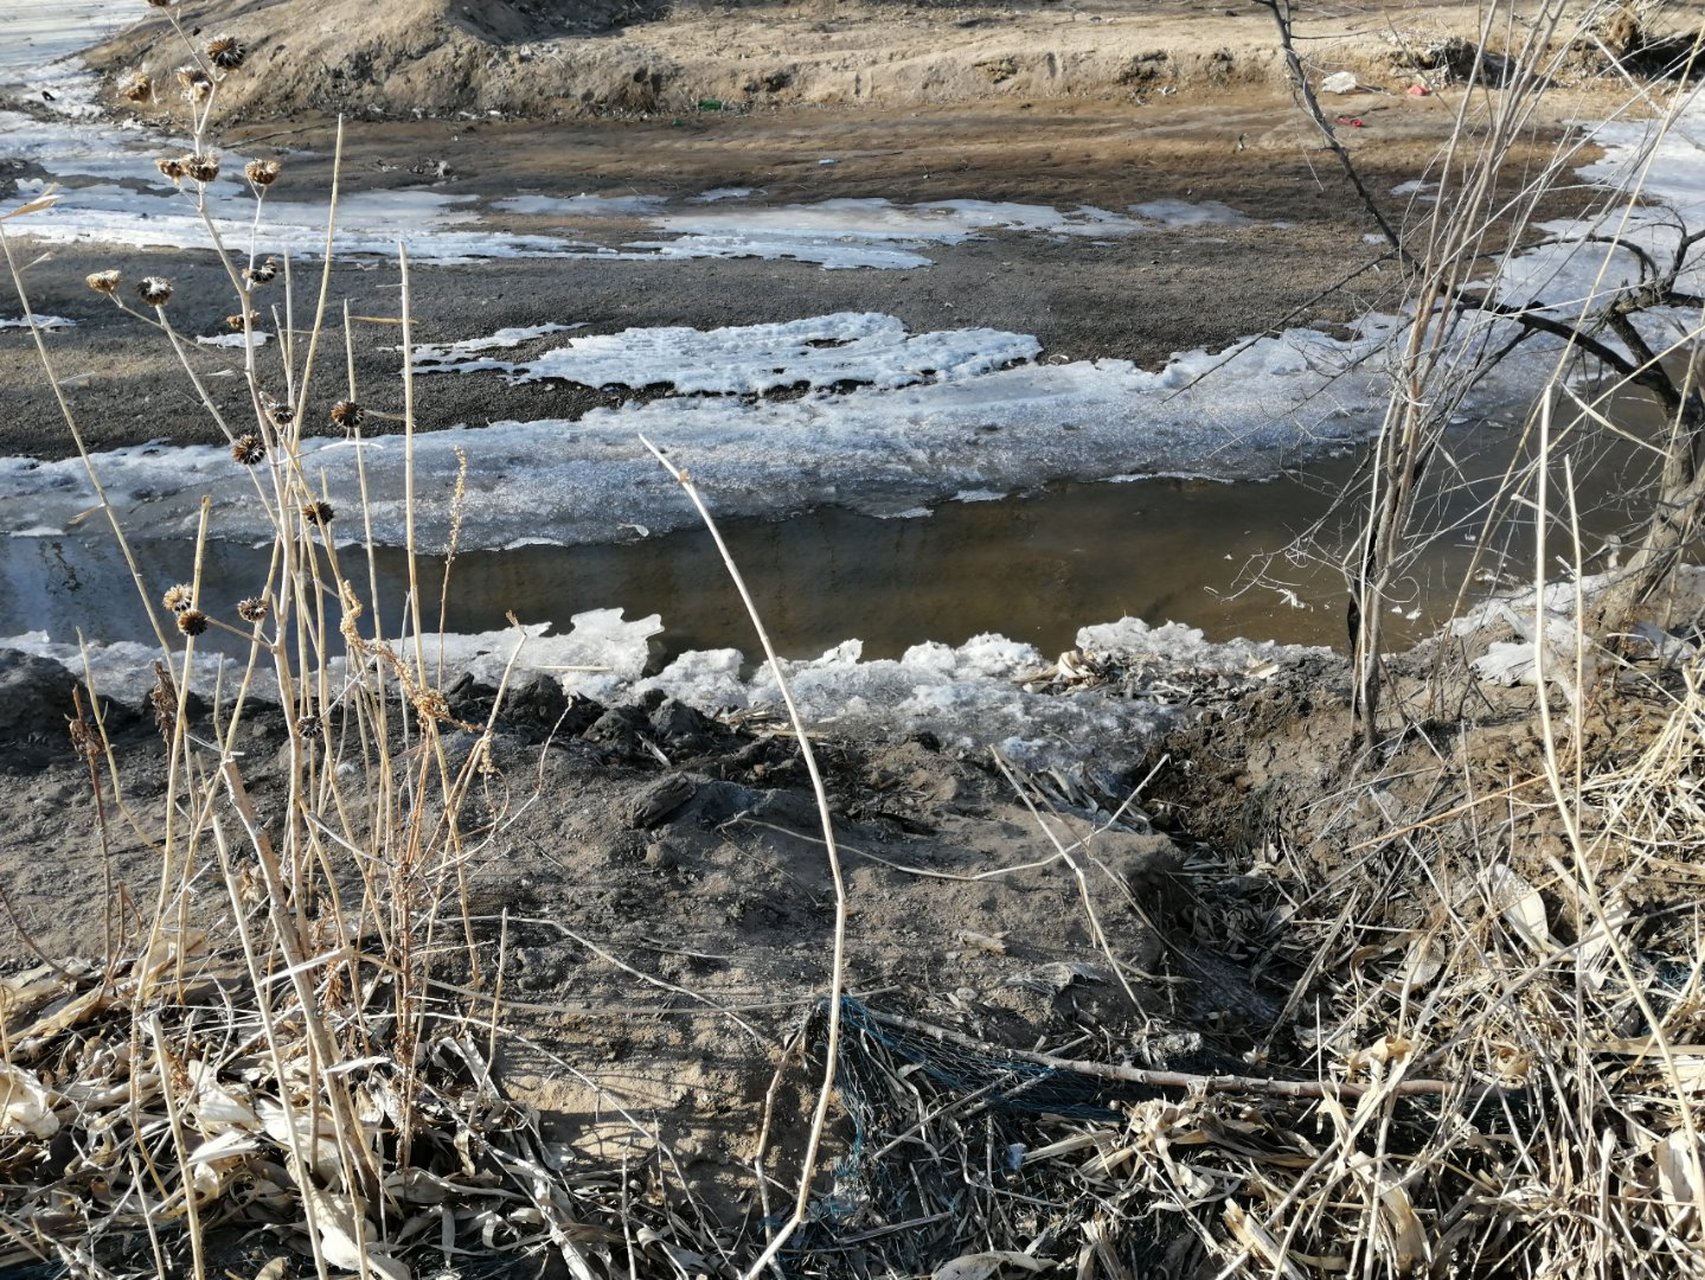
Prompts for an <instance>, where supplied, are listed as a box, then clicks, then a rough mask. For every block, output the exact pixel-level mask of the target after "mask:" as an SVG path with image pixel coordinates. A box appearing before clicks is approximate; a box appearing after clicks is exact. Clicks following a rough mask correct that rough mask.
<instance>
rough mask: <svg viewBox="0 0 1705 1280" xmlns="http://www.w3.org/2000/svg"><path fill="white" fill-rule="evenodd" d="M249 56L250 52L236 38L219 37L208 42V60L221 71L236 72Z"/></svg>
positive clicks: (229, 36) (228, 36)
mask: <svg viewBox="0 0 1705 1280" xmlns="http://www.w3.org/2000/svg"><path fill="white" fill-rule="evenodd" d="M248 56H249V51H248V50H247V49H245V48H243V42H242V41H241V40H239V39H237V37H236V36H231V35H217V36H214V37H213V39H211V40H209V41H208V42H207V60H208V61H209V62H211V63H212V64H213V65H214V66H216V67H218V68H219V69H220V70H221V71H235V70H236V69H237V68H238V67H240V66H242V65H243V59H244V58H246V57H248Z"/></svg>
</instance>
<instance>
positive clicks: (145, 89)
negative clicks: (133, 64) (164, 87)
mask: <svg viewBox="0 0 1705 1280" xmlns="http://www.w3.org/2000/svg"><path fill="white" fill-rule="evenodd" d="M119 92H120V93H122V94H123V95H124V96H125V97H126V98H128V99H130V101H132V102H147V101H148V99H150V98H152V97H153V96H154V78H153V77H152V76H150V75H149V74H148V73H147V72H146V71H133V72H131V73H130V75H129V77H127V78H126V80H125V82H124V84H123V85H122V86H120V88H119Z"/></svg>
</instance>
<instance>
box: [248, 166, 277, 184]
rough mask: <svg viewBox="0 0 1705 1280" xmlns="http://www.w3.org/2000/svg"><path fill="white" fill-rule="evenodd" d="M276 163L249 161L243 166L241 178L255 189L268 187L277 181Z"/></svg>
mask: <svg viewBox="0 0 1705 1280" xmlns="http://www.w3.org/2000/svg"><path fill="white" fill-rule="evenodd" d="M278 169H279V165H278V161H276V160H251V161H249V162H248V163H247V164H246V165H244V166H243V176H244V177H245V178H247V179H248V180H249V181H250V182H252V183H254V184H255V186H257V187H270V186H271V185H272V184H273V183H275V182H277V181H278Z"/></svg>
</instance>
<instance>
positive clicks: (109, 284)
mask: <svg viewBox="0 0 1705 1280" xmlns="http://www.w3.org/2000/svg"><path fill="white" fill-rule="evenodd" d="M123 279H124V277H123V276H121V275H120V274H119V273H118V272H117V271H114V270H112V269H111V268H109V269H107V270H106V271H92V272H90V273H89V274H88V275H86V276H84V277H83V283H84V284H86V285H88V286H89V288H91V289H93V290H94V291H95V292H96V293H117V292H118V286H119V282H120V281H122V280H123Z"/></svg>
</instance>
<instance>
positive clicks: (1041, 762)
mask: <svg viewBox="0 0 1705 1280" xmlns="http://www.w3.org/2000/svg"><path fill="white" fill-rule="evenodd" d="M523 630H524V631H525V633H526V634H525V639H524V640H523V638H522V636H521V635H520V634H518V633H517V632H516V631H515V630H513V629H511V630H506V631H491V632H482V633H479V634H475V635H449V636H445V637H444V638H443V640H442V643H441V642H440V640H439V638H438V637H436V636H434V637H432V638H430V640H429V641H428V642H427V652H428V655H429V660H430V662H431V663H432V665H433V666H434V669H435V670H436V668H437V664H438V663H439V661H440V654H442V661H443V664H444V671H445V683H446V684H449V683H452V682H453V681H454V680H455V679H456V678H458V676H459V675H460V674H461V673H462V672H464V671H465V672H470V673H472V674H473V675H474V676H475V678H476V679H479V680H481V681H482V682H484V683H486V684H489V685H493V686H495V685H497V684H498V683H499V682H500V681H501V680H502V678H503V676H504V673H505V671H512V672H526V671H538V672H543V673H546V674H549V675H550V676H552V677H553V678H556V679H560V680H561V681H562V683H563V687H564V689H565V690H566V691H567V692H570V693H579V694H584V695H586V696H589V697H592V698H595V699H597V700H599V701H602V702H606V703H611V704H615V705H623V704H630V703H633V702H637V701H638V700H639V699H641V698H642V697H644V696H645V695H646V694H647V693H648V692H649V691H651V690H654V689H656V690H662V691H663V692H664V693H666V694H668V695H669V696H670V697H674V698H678V699H679V700H681V701H682V702H685V703H687V704H688V705H690V706H693V707H697V708H698V709H699V710H701V711H705V712H707V713H715V712H719V711H730V710H743V711H765V712H770V713H773V714H777V715H785V707H784V705H783V703H782V700H781V694H780V687H779V685H778V684H777V682H776V678H775V673H774V671H773V670H772V669H771V668H770V667H769V666H768V664H765V665H764V666H762V667H760V668H759V669H758V670H757V671H756V672H755V673H754V674H752V675H750V676H747V675H745V674H744V673H743V667H744V660H743V657H742V655H741V654H740V653H739V652H738V651H736V650H733V649H713V650H697V651H693V652H689V653H686V654H683V655H681V656H680V657H678V658H676V659H675V660H674V661H673V662H671V663H669V664H668V665H667V666H666V667H664V668H663V669H662V670H661V671H659V672H658V673H657V674H655V675H651V676H645V675H643V674H642V673H643V671H644V669H645V667H646V665H647V662H648V660H649V657H650V650H651V642H652V640H653V639H654V638H655V637H656V636H657V634H658V633H659V632H660V631H661V630H662V626H661V623H660V620H659V619H658V618H657V616H656V615H652V616H650V617H646V618H637V619H631V620H630V619H627V618H625V617H624V616H623V614H622V611H621V610H620V609H595V610H589V611H587V612H584V613H579V614H576V615H574V617H573V619H572V620H571V628H570V630H569V631H567V632H566V633H564V634H563V635H561V636H557V635H552V634H551V628H550V624H548V623H541V624H535V625H529V626H527V627H525V628H523ZM1077 645H1078V648H1080V649H1082V650H1083V651H1085V652H1086V653H1090V654H1093V655H1096V656H1098V657H1104V658H1109V659H1112V660H1113V661H1114V662H1115V663H1117V664H1118V665H1120V666H1122V667H1126V668H1130V667H1143V668H1147V669H1151V670H1152V671H1154V672H1155V673H1157V674H1163V675H1165V676H1167V677H1168V678H1169V679H1171V680H1174V681H1178V682H1187V681H1188V680H1189V679H1191V678H1192V677H1195V676H1201V675H1213V674H1224V675H1233V676H1235V675H1239V674H1241V673H1244V672H1246V671H1248V670H1250V669H1251V668H1252V667H1254V666H1255V665H1256V664H1258V663H1266V662H1270V661H1275V660H1277V661H1281V662H1284V661H1291V660H1294V659H1295V658H1297V657H1299V656H1301V655H1303V654H1305V653H1309V652H1317V651H1311V650H1305V649H1300V648H1297V647H1294V646H1283V645H1275V644H1271V643H1255V642H1252V641H1245V640H1237V641H1232V642H1230V643H1228V644H1215V643H1212V642H1209V641H1207V640H1206V639H1204V638H1203V635H1202V633H1201V632H1200V631H1198V630H1196V629H1195V628H1193V627H1186V626H1182V625H1180V624H1177V623H1167V624H1165V625H1164V626H1159V627H1151V626H1149V625H1148V624H1146V623H1144V622H1142V621H1140V620H1139V619H1135V618H1124V619H1121V620H1120V621H1118V622H1114V623H1107V624H1103V625H1100V626H1090V627H1084V628H1082V629H1081V630H1080V631H1079V632H1078V635H1077ZM0 649H16V650H20V651H23V652H26V653H33V654H37V655H39V656H42V657H47V658H52V659H54V660H55V661H58V662H60V663H61V664H63V665H64V666H66V667H67V668H68V669H69V670H71V671H73V672H75V673H77V674H79V675H80V674H81V673H82V671H83V658H82V654H81V653H80V651H79V649H78V647H77V646H76V645H73V644H64V643H55V642H53V641H51V640H50V639H49V638H48V637H47V635H46V634H45V633H43V632H30V633H26V634H25V635H21V636H13V637H10V638H7V639H0ZM398 652H399V653H400V654H401V655H402V656H403V657H405V658H406V659H412V656H413V645H412V643H409V644H402V643H399V645H398ZM158 656H159V653H158V651H157V650H156V649H153V648H151V647H150V646H148V645H143V644H132V643H124V644H110V645H94V646H91V647H90V649H89V659H90V667H91V669H92V671H93V673H94V676H95V682H96V687H97V689H99V690H100V691H101V693H102V694H104V695H107V696H113V697H121V698H125V699H127V700H131V701H136V700H139V699H141V698H142V697H143V696H145V695H146V693H147V691H148V690H149V689H150V688H151V687H152V685H153V671H152V666H151V664H152V662H153V661H154V660H155V659H156V658H157V657H158ZM222 662H223V663H226V664H229V662H230V660H229V659H219V658H217V657H215V656H214V655H210V654H204V655H201V657H200V659H199V660H198V666H197V669H196V674H195V677H194V679H192V681H191V684H192V687H194V688H195V689H196V690H197V691H198V692H200V693H203V694H211V693H212V692H213V691H214V687H215V679H216V677H217V676H218V675H219V673H220V664H221V663H222ZM1043 666H1044V659H1043V656H1042V655H1041V654H1040V653H1039V652H1038V651H1037V650H1036V649H1035V648H1034V647H1033V646H1031V645H1028V644H1023V643H1021V642H1019V641H1015V640H1010V639H1008V638H1006V637H1005V636H999V635H987V634H986V635H980V636H974V637H973V638H971V639H970V640H967V641H966V642H965V643H964V644H961V645H946V644H935V643H929V644H920V645H916V646H914V647H913V648H911V649H909V650H907V651H906V653H905V654H904V655H902V656H901V657H900V658H898V659H880V660H875V661H868V662H867V661H865V660H864V658H863V645H862V643H861V642H860V641H857V640H848V641H845V642H843V643H842V644H839V645H837V646H835V647H834V648H833V649H831V650H829V651H828V652H827V653H824V654H823V655H821V656H820V657H817V658H811V659H804V660H799V661H786V660H784V661H783V663H782V673H783V675H784V676H785V677H786V679H787V681H788V686H789V688H790V689H791V690H792V692H793V695H794V698H795V701H796V702H797V704H798V706H799V708H800V712H801V715H802V716H803V717H804V719H805V721H806V722H807V724H808V725H809V726H810V727H812V728H816V729H822V730H826V731H830V732H840V733H846V734H857V735H872V736H876V737H881V738H887V739H891V740H901V739H904V738H907V737H911V736H914V735H916V734H919V733H925V732H927V733H932V734H935V735H936V736H937V737H938V738H939V739H941V741H942V742H943V743H944V744H945V745H947V746H949V747H951V748H955V749H959V750H964V751H986V750H988V749H990V748H994V749H996V750H998V751H1000V752H1001V753H1002V754H1003V755H1005V756H1006V757H1007V758H1008V759H1011V760H1013V761H1014V762H1016V763H1018V764H1020V765H1022V766H1024V767H1026V768H1037V769H1039V768H1048V767H1059V768H1074V767H1079V766H1083V765H1086V764H1091V763H1093V764H1095V765H1098V766H1101V767H1106V768H1111V769H1119V768H1122V767H1128V766H1130V765H1132V764H1134V763H1135V762H1136V760H1137V759H1139V758H1140V757H1141V755H1142V754H1143V752H1144V750H1145V749H1146V748H1147V746H1148V744H1149V742H1150V741H1151V740H1152V738H1153V737H1154V735H1155V734H1157V733H1158V732H1160V731H1161V730H1162V729H1164V728H1165V727H1166V726H1168V725H1169V724H1171V723H1173V722H1174V721H1175V720H1176V719H1177V718H1178V716H1179V715H1181V714H1183V713H1184V710H1183V709H1182V708H1180V707H1177V706H1173V705H1170V704H1167V703H1165V702H1162V701H1159V700H1156V699H1143V698H1131V697H1128V696H1122V695H1120V694H1118V693H1109V692H1107V691H1103V690H1099V689H1094V688H1085V689H1077V690H1069V691H1066V692H1058V693H1044V692H1027V691H1026V690H1025V689H1024V688H1023V687H1022V682H1023V681H1024V680H1025V679H1026V678H1027V677H1031V676H1034V675H1035V674H1037V673H1038V672H1039V670H1040V669H1041V668H1042V667H1043ZM225 675H226V677H227V685H226V688H227V689H228V688H229V687H230V684H229V676H230V671H229V670H228V669H227V670H226V672H225ZM271 688H272V686H271V685H270V684H268V683H267V682H266V681H264V680H263V681H261V682H260V687H259V695H260V696H262V697H272V696H274V695H273V694H272V692H271Z"/></svg>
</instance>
